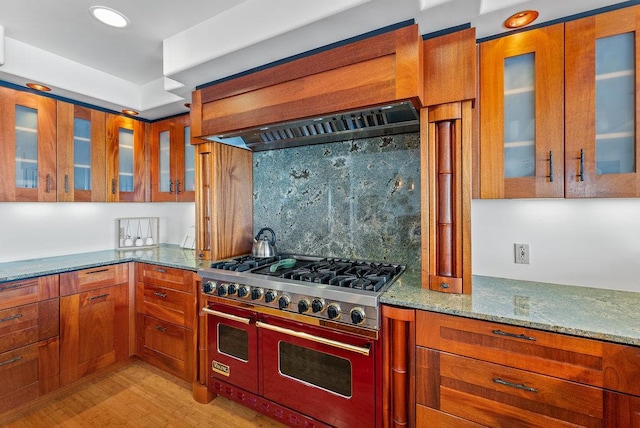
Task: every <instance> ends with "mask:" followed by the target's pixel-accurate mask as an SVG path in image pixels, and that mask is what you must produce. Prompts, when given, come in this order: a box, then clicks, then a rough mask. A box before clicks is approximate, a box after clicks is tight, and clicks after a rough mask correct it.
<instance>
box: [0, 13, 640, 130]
mask: <svg viewBox="0 0 640 428" xmlns="http://www.w3.org/2000/svg"><path fill="white" fill-rule="evenodd" d="M618 3H637V1H634V0H628V1H620V0H580V1H577V0H576V1H562V0H322V1H317V0H183V1H175V0H134V1H132V0H66V1H64V2H59V1H52V0H20V1H15V0H0V26H2V27H4V40H3V42H4V47H3V45H2V43H0V62H2V58H3V54H4V64H3V65H0V80H4V81H7V82H10V83H14V84H18V85H23V84H24V83H26V82H30V81H35V82H38V83H42V84H45V85H47V86H50V87H52V88H53V91H52V92H53V93H54V94H55V95H58V96H61V97H67V98H70V99H73V100H76V101H81V102H85V103H89V104H93V105H96V106H100V107H104V108H107V109H112V110H116V111H120V110H121V109H123V108H132V109H135V110H138V111H140V117H142V118H145V119H150V120H153V119H158V118H163V117H167V116H170V115H173V114H178V113H182V112H186V111H188V110H187V108H186V107H185V106H184V103H185V102H189V101H190V97H191V91H193V89H194V88H195V86H197V85H201V84H204V83H208V82H211V81H214V80H218V79H221V78H224V77H227V76H230V75H233V74H236V73H239V72H242V71H246V70H249V69H252V68H254V67H258V66H261V65H264V64H268V63H270V62H273V61H277V60H280V59H283V58H286V57H289V56H292V55H296V54H298V53H302V52H305V51H308V50H311V49H315V48H318V47H321V46H325V45H327V44H330V43H334V42H337V41H341V40H344V39H347V38H350V37H354V36H358V35H361V34H364V33H367V32H369V31H374V30H377V29H380V28H382V27H385V26H388V25H393V24H396V23H398V22H402V21H405V20H410V19H413V20H415V22H416V23H418V25H419V28H420V33H421V34H428V33H431V32H434V31H439V30H443V29H447V28H450V27H453V26H457V25H461V24H466V23H471V25H472V26H473V27H476V28H477V37H478V38H482V37H486V36H491V35H495V34H498V33H502V32H504V31H506V30H505V29H504V28H502V26H501V24H502V22H503V21H504V19H505V18H506V17H507V16H509V15H510V14H512V13H515V12H517V11H520V10H523V9H536V10H538V11H539V12H540V17H539V19H538V21H537V22H539V23H543V22H548V21H551V20H554V19H558V18H562V17H565V16H569V15H573V14H576V13H580V12H585V11H589V10H593V9H597V8H600V7H604V6H608V5H613V4H618ZM98 4H99V5H103V6H107V7H110V8H112V9H116V10H118V11H120V12H122V13H124V14H125V15H126V16H127V17H128V18H129V20H130V26H129V27H127V28H125V29H115V28H110V27H107V26H105V25H104V24H101V23H99V22H97V21H96V20H94V19H93V18H92V17H91V16H90V15H89V7H90V6H93V5H98ZM0 30H1V28H0ZM1 33H2V32H1V31H0V36H1ZM1 41H2V40H0V42H1Z"/></svg>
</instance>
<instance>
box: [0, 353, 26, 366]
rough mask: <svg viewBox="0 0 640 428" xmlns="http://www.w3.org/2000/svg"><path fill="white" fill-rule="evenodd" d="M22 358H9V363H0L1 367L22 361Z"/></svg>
mask: <svg viewBox="0 0 640 428" xmlns="http://www.w3.org/2000/svg"><path fill="white" fill-rule="evenodd" d="M21 359H22V357H21V356H20V355H18V356H17V357H13V358H9V359H8V360H7V361H3V362H1V363H0V366H6V365H7V364H11V363H15V362H16V361H20V360H21Z"/></svg>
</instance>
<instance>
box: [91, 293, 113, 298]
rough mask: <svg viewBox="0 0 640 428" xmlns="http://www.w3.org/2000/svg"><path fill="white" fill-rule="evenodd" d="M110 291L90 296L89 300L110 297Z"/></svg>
mask: <svg viewBox="0 0 640 428" xmlns="http://www.w3.org/2000/svg"><path fill="white" fill-rule="evenodd" d="M108 296H109V293H106V294H100V295H99V296H93V297H89V300H97V299H102V298H104V297H108Z"/></svg>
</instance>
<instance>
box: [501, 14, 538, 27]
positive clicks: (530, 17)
mask: <svg viewBox="0 0 640 428" xmlns="http://www.w3.org/2000/svg"><path fill="white" fill-rule="evenodd" d="M536 18H538V11H537V10H523V11H522V12H518V13H514V14H513V15H511V16H510V17H508V18H507V19H506V20H505V21H504V26H505V27H506V28H521V27H524V26H525V25H529V24H531V23H532V22H533V21H535V20H536Z"/></svg>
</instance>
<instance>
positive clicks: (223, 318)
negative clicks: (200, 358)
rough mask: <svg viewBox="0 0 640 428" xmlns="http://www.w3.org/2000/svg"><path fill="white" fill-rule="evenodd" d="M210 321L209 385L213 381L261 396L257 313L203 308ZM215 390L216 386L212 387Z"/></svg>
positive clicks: (208, 349)
mask: <svg viewBox="0 0 640 428" xmlns="http://www.w3.org/2000/svg"><path fill="white" fill-rule="evenodd" d="M202 310H203V312H205V313H206V314H207V320H208V335H209V337H208V346H207V355H208V357H209V358H208V359H209V375H210V376H209V383H212V382H213V379H212V377H213V378H218V379H220V380H222V381H224V382H228V383H230V384H233V385H235V386H237V387H239V388H242V389H244V390H246V391H249V392H253V393H255V394H257V393H258V342H257V340H258V332H257V330H256V325H255V321H256V313H255V312H252V311H246V310H243V309H239V308H236V307H231V306H227V305H221V304H216V303H209V305H208V306H207V307H206V308H203V309H202ZM208 387H209V389H210V390H213V385H212V384H210V385H208Z"/></svg>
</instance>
